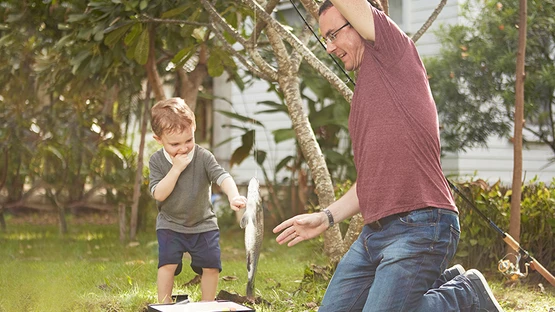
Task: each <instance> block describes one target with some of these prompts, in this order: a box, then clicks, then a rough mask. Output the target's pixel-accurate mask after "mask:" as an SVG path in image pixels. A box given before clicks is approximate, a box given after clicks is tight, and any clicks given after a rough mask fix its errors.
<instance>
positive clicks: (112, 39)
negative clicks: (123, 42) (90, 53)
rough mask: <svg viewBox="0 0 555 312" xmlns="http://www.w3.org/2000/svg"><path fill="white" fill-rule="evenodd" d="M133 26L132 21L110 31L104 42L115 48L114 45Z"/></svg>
mask: <svg viewBox="0 0 555 312" xmlns="http://www.w3.org/2000/svg"><path fill="white" fill-rule="evenodd" d="M132 26H133V24H132V23H128V24H125V25H122V26H120V27H119V28H115V29H114V30H112V31H110V32H108V33H107V35H106V37H104V44H106V45H107V46H109V47H110V48H113V47H114V45H115V44H116V43H117V42H118V41H119V40H120V39H121V38H122V37H123V35H125V33H127V31H128V30H129V29H130V28H131V27H132Z"/></svg>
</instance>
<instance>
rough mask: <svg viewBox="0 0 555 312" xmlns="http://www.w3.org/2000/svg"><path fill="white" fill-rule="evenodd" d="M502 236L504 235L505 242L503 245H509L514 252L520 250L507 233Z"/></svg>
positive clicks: (518, 245)
mask: <svg viewBox="0 0 555 312" xmlns="http://www.w3.org/2000/svg"><path fill="white" fill-rule="evenodd" d="M503 234H504V237H503V240H504V241H505V243H507V245H509V246H510V247H511V248H512V249H514V251H516V252H518V251H519V250H520V244H519V243H518V242H517V241H516V240H515V239H514V238H512V236H511V235H509V234H507V233H503Z"/></svg>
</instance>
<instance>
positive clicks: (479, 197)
mask: <svg viewBox="0 0 555 312" xmlns="http://www.w3.org/2000/svg"><path fill="white" fill-rule="evenodd" d="M457 187H458V189H459V190H460V191H461V192H463V193H464V194H465V196H466V197H467V198H468V199H469V200H470V201H472V202H473V203H474V205H475V206H476V208H478V209H479V210H480V211H481V212H482V213H483V214H485V215H486V216H487V218H488V219H490V220H491V221H492V222H493V223H495V224H496V225H497V226H498V227H499V228H500V229H501V230H503V231H505V232H508V229H509V219H510V209H511V195H512V191H511V189H509V188H507V187H504V186H502V185H501V183H500V182H497V183H495V184H493V185H488V184H487V183H485V182H484V181H482V180H478V181H472V182H463V183H459V184H457ZM455 200H456V203H457V207H458V208H459V212H460V222H461V239H460V242H459V247H458V249H457V253H456V255H455V259H454V261H455V262H458V263H461V264H463V265H464V266H465V267H476V268H480V269H485V270H486V271H487V270H488V269H489V270H491V271H493V270H497V263H498V261H499V260H500V259H502V258H504V257H505V256H507V255H508V252H509V251H508V246H507V244H505V242H504V241H503V239H502V237H501V235H500V234H499V233H498V232H497V231H495V230H494V229H493V227H492V226H490V224H489V223H488V221H486V220H484V219H483V218H482V217H480V216H479V214H478V213H476V212H475V211H474V210H473V209H472V208H471V207H469V204H468V203H466V201H464V200H463V198H462V197H461V196H459V195H458V194H456V193H455ZM554 232H555V179H554V180H553V181H552V182H551V184H550V185H546V184H545V183H543V182H537V181H536V179H534V180H532V181H530V183H528V184H526V185H524V186H523V187H522V200H521V237H520V240H519V241H520V245H521V247H522V248H523V249H524V250H527V251H528V252H529V253H530V255H531V256H533V257H534V258H535V259H536V260H537V261H538V262H539V263H541V264H542V265H543V266H544V267H546V268H553V266H554V264H555V240H554V238H553V234H554ZM515 239H517V240H518V238H516V237H515ZM513 254H516V252H513ZM511 259H514V257H512V258H511Z"/></svg>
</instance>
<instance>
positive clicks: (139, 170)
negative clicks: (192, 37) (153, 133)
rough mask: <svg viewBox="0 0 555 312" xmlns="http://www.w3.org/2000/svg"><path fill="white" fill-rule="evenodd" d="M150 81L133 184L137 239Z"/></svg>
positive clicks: (133, 221)
mask: <svg viewBox="0 0 555 312" xmlns="http://www.w3.org/2000/svg"><path fill="white" fill-rule="evenodd" d="M150 91H151V90H150V83H147V85H146V93H145V99H144V104H143V109H144V111H143V120H142V122H141V142H140V144H139V151H138V152H137V153H138V155H137V157H138V160H137V173H136V174H135V184H134V185H133V204H132V206H131V224H130V226H129V239H130V240H135V239H136V237H137V225H138V220H139V199H140V198H141V185H142V184H143V164H144V159H143V158H144V156H143V155H144V149H145V137H146V128H147V127H148V118H149V116H150Z"/></svg>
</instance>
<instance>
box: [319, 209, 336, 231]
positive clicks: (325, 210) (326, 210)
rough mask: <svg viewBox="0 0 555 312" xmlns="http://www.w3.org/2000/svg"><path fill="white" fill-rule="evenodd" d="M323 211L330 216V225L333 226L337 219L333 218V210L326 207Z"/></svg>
mask: <svg viewBox="0 0 555 312" xmlns="http://www.w3.org/2000/svg"><path fill="white" fill-rule="evenodd" d="M322 211H323V212H324V213H325V214H326V216H328V221H329V222H330V226H329V227H332V226H333V225H334V224H335V221H334V220H333V215H332V214H331V211H329V210H328V208H325V209H324V210H322Z"/></svg>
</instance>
